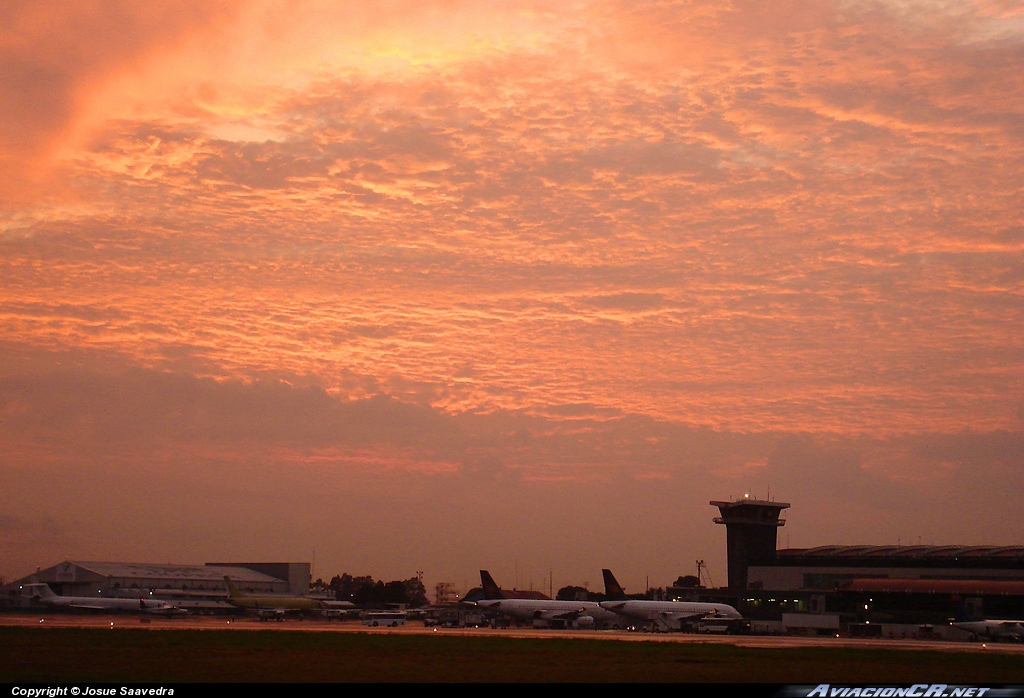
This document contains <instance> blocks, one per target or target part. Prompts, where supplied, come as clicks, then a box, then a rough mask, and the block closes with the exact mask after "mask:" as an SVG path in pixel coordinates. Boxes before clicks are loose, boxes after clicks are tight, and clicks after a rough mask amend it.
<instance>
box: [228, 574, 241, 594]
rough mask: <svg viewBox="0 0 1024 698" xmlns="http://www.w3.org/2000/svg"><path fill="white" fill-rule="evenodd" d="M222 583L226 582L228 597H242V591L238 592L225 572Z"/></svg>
mask: <svg viewBox="0 0 1024 698" xmlns="http://www.w3.org/2000/svg"><path fill="white" fill-rule="evenodd" d="M224 584H226V585H227V587H228V597H230V598H232V599H240V598H242V596H243V594H242V592H240V591H239V590H238V587H236V586H235V583H234V582H232V581H231V577H229V576H227V575H226V574H225V575H224Z"/></svg>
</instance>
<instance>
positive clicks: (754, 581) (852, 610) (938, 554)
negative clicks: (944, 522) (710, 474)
mask: <svg viewBox="0 0 1024 698" xmlns="http://www.w3.org/2000/svg"><path fill="white" fill-rule="evenodd" d="M710 504H711V505H712V506H716V507H718V509H719V511H720V516H719V517H716V518H715V523H718V524H721V525H724V526H725V527H726V531H727V534H726V538H727V541H726V546H727V552H728V566H729V570H728V575H729V586H728V590H727V591H726V590H724V589H723V590H719V591H718V592H711V591H709V592H706V594H705V596H706V597H715V596H719V597H721V598H730V599H732V600H734V601H735V602H736V603H737V605H738V607H739V608H740V610H741V611H743V612H744V615H746V616H748V617H751V618H754V619H756V618H758V617H759V616H760V617H762V618H766V619H767V618H772V619H778V618H782V620H783V622H784V623H786V622H788V623H789V624H790V629H792V627H797V626H800V625H801V624H802V625H803V626H804V627H805V628H806V629H808V630H809V631H811V632H816V633H823V634H824V633H832V632H838V631H840V630H843V631H846V630H849V631H851V632H854V631H856V632H865V633H868V632H870V633H874V632H881V629H882V628H884V626H885V624H891V625H892V626H893V627H895V626H896V625H897V624H903V625H904V626H914V627H919V628H920V629H921V630H920V632H921V633H925V630H924V628H926V627H927V628H930V627H931V625H932V624H934V625H935V626H936V627H941V626H945V627H946V628H948V621H949V617H950V616H951V615H952V613H953V607H954V605H955V604H962V605H963V606H964V607H965V608H966V609H967V610H968V611H969V612H970V613H973V614H975V615H978V616H987V617H990V618H992V617H994V618H1009V619H1020V618H1024V546H959V545H907V546H900V545H823V546H818V547H814V548H805V549H783V550H779V549H777V546H776V543H777V532H778V529H779V528H781V527H782V526H784V525H785V523H786V521H785V520H784V519H783V518H782V517H781V514H782V512H783V511H784V510H785V509H788V508H789V506H790V505H789V504H788V503H784V502H774V501H763V500H755V499H749V498H744V499H739V500H735V501H712V502H710ZM872 624H874V625H873V626H872ZM901 632H906V630H905V629H904V631H901ZM928 632H930V630H929V631H928Z"/></svg>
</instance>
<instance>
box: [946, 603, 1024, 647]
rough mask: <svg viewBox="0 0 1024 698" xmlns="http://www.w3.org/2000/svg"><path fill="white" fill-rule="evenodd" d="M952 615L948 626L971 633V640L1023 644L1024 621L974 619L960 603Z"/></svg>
mask: <svg viewBox="0 0 1024 698" xmlns="http://www.w3.org/2000/svg"><path fill="white" fill-rule="evenodd" d="M953 615H954V618H953V619H952V620H951V621H950V623H949V624H950V625H952V626H953V627H954V628H959V629H960V630H964V631H966V632H969V633H971V640H977V639H978V638H985V639H988V640H1010V641H1013V642H1024V620H996V619H992V618H975V617H974V616H972V615H971V614H970V613H968V612H967V608H966V607H965V606H964V605H963V604H962V603H957V604H956V606H955V607H954V610H953Z"/></svg>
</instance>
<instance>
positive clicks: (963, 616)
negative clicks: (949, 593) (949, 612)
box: [951, 596, 981, 623]
mask: <svg viewBox="0 0 1024 698" xmlns="http://www.w3.org/2000/svg"><path fill="white" fill-rule="evenodd" d="M951 601H952V602H953V620H954V621H955V622H957V623H974V622H977V621H979V620H981V619H980V618H976V617H975V616H973V615H971V612H970V611H968V610H967V606H966V605H965V604H964V602H963V600H962V599H961V598H960V597H959V596H954V597H953V598H952V599H951Z"/></svg>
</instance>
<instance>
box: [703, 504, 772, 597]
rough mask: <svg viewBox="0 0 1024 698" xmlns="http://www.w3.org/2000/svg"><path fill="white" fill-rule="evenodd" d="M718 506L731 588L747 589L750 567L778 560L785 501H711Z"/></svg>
mask: <svg viewBox="0 0 1024 698" xmlns="http://www.w3.org/2000/svg"><path fill="white" fill-rule="evenodd" d="M709 504H711V506H713V507H718V510H719V511H720V512H721V514H722V515H721V516H720V517H716V518H715V523H717V524H725V532H726V546H727V551H728V556H729V557H728V562H729V589H731V590H735V591H743V590H744V589H746V588H747V568H748V567H750V565H756V564H759V563H763V562H771V561H772V560H774V559H775V549H776V544H777V540H778V529H779V527H780V526H785V525H786V520H785V519H780V518H779V516H780V515H781V514H782V510H783V509H788V508H789V505H788V504H785V503H784V502H766V501H764V500H760V499H749V498H748V497H746V496H744V498H743V499H737V500H736V501H734V502H709Z"/></svg>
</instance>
